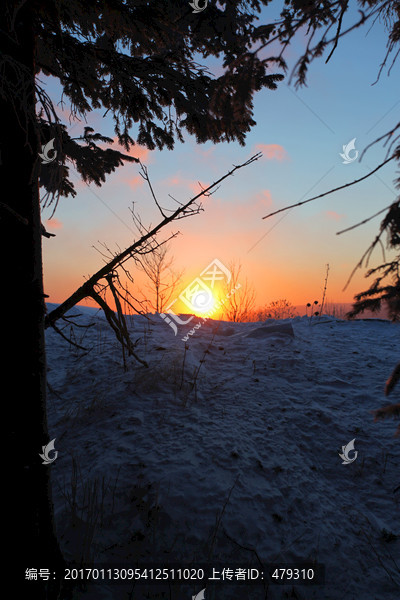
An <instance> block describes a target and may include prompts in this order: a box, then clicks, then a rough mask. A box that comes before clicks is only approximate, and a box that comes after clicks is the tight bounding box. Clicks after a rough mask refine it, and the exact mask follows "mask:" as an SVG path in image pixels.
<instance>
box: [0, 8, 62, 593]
mask: <svg viewBox="0 0 400 600" xmlns="http://www.w3.org/2000/svg"><path fill="white" fill-rule="evenodd" d="M18 4H19V5H20V6H22V8H20V9H19V10H18V9H17V10H16V18H15V22H14V23H13V22H12V19H11V15H12V11H13V10H14V8H15V6H18ZM32 5H33V2H30V1H28V2H26V3H17V2H7V3H5V7H3V8H2V11H1V16H0V31H1V33H0V36H1V37H0V40H1V49H2V56H1V59H0V60H1V62H2V63H3V64H2V72H1V74H2V81H1V82H0V90H1V94H0V115H1V116H0V118H1V120H2V123H1V133H2V147H1V157H0V160H1V164H0V173H1V176H0V177H1V179H0V193H1V201H0V202H1V204H0V240H1V242H0V243H1V255H2V258H3V265H4V266H3V269H4V270H3V273H2V280H3V283H5V285H6V289H4V287H3V293H2V296H3V302H4V300H7V309H6V311H4V310H3V311H2V313H3V323H2V325H3V327H2V329H3V336H2V339H3V351H4V352H5V365H4V362H3V366H4V367H5V369H4V376H3V382H2V387H3V394H4V397H3V401H4V405H5V408H6V410H9V414H10V418H9V419H8V420H7V421H6V430H7V433H8V440H7V453H6V454H5V455H3V461H4V463H3V464H5V465H6V467H7V468H8V469H10V473H9V477H8V483H9V484H11V482H12V484H11V485H10V490H9V494H8V497H9V498H10V499H11V506H10V510H9V512H8V514H7V518H8V519H10V521H9V523H8V524H9V525H10V526H11V527H13V531H14V536H13V539H11V542H10V545H9V547H7V555H8V559H9V561H10V564H12V565H13V567H14V568H16V569H17V576H18V579H19V581H20V582H22V581H24V579H25V570H26V569H29V568H36V569H40V568H42V569H46V568H47V569H50V570H52V571H53V570H54V569H60V567H61V565H62V556H61V552H60V550H59V546H58V543H57V538H56V535H55V531H54V523H53V506H52V499H51V490H50V470H51V469H54V468H60V466H61V465H59V464H57V462H55V463H53V465H52V466H49V465H43V464H42V460H41V458H40V457H39V452H41V451H42V446H44V445H46V444H48V442H49V441H50V439H52V437H56V433H55V432H51V434H50V437H49V433H48V430H47V418H46V360H45V343H44V317H45V305H44V295H43V278H42V247H41V243H42V241H41V220H40V204H39V189H38V169H39V166H40V165H39V162H38V161H39V157H38V152H39V151H40V145H39V137H38V131H37V126H36V119H35V88H34V56H35V51H34V49H35V36H34V25H33V10H34V8H33V7H32ZM9 8H11V10H10V12H9V11H8V10H7V9H9ZM3 9H4V10H3ZM8 12H9V14H7V13H8ZM5 266H6V268H5ZM6 294H7V295H6ZM11 496H12V497H11ZM12 585H14V581H13V584H12ZM15 585H17V583H16V581H15ZM26 586H27V589H28V590H30V591H31V593H30V594H29V597H41V598H56V597H57V596H58V594H57V591H56V587H57V584H56V581H54V580H53V577H52V576H51V578H50V582H49V583H45V582H44V580H43V579H41V578H39V579H38V581H30V582H26ZM36 594H37V595H36ZM27 597H28V596H27Z"/></svg>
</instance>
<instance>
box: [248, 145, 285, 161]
mask: <svg viewBox="0 0 400 600" xmlns="http://www.w3.org/2000/svg"><path fill="white" fill-rule="evenodd" d="M255 149H256V151H257V152H262V153H263V155H264V156H265V157H266V158H267V160H279V161H283V160H289V155H288V153H287V152H286V150H285V148H284V147H283V146H281V145H280V144H256V147H255Z"/></svg>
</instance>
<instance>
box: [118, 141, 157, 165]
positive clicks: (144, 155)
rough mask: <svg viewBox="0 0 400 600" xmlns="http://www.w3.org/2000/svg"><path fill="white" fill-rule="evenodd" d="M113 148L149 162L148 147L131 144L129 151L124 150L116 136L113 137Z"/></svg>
mask: <svg viewBox="0 0 400 600" xmlns="http://www.w3.org/2000/svg"><path fill="white" fill-rule="evenodd" d="M113 150H119V151H120V152H122V153H123V154H128V155H129V156H134V157H135V158H138V159H139V160H140V161H141V162H143V163H149V162H150V160H149V158H150V156H149V154H150V150H149V149H148V148H146V147H145V146H140V145H139V144H135V145H134V146H131V147H130V149H129V151H126V149H125V148H124V147H123V146H121V145H120V144H119V143H118V138H117V137H114V138H113Z"/></svg>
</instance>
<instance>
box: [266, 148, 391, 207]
mask: <svg viewBox="0 0 400 600" xmlns="http://www.w3.org/2000/svg"><path fill="white" fill-rule="evenodd" d="M394 158H396V156H395V155H393V156H391V157H390V158H388V159H386V160H384V161H383V163H381V164H380V165H378V166H377V167H376V168H375V169H374V170H373V171H370V172H369V173H367V175H364V177H360V178H359V179H355V180H354V181H351V182H350V183H346V184H344V185H340V186H339V187H337V188H334V189H333V190H329V192H324V193H323V194H319V196H314V197H313V198H309V199H308V200H303V201H302V202H296V204H291V205H290V206H285V207H284V208H280V209H279V210H275V211H274V212H272V213H269V214H268V215H266V216H265V217H262V218H263V219H268V218H269V217H273V216H274V215H277V214H279V213H281V212H284V211H285V210H290V209H291V208H296V207H297V206H302V205H303V204H307V203H308V202H313V201H314V200H318V199H319V198H323V197H324V196H328V195H329V194H333V193H334V192H338V191H339V190H344V189H345V188H348V187H350V186H352V185H355V184H356V183H360V181H364V179H368V177H371V175H373V174H374V173H376V172H377V171H379V169H382V167H384V166H385V165H386V164H387V163H388V162H390V161H391V160H393V159H394Z"/></svg>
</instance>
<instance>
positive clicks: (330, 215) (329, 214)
mask: <svg viewBox="0 0 400 600" xmlns="http://www.w3.org/2000/svg"><path fill="white" fill-rule="evenodd" d="M324 214H325V216H326V218H327V219H329V220H330V221H340V220H341V219H344V217H345V215H339V213H337V212H336V211H334V210H326V211H325V213H324Z"/></svg>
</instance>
